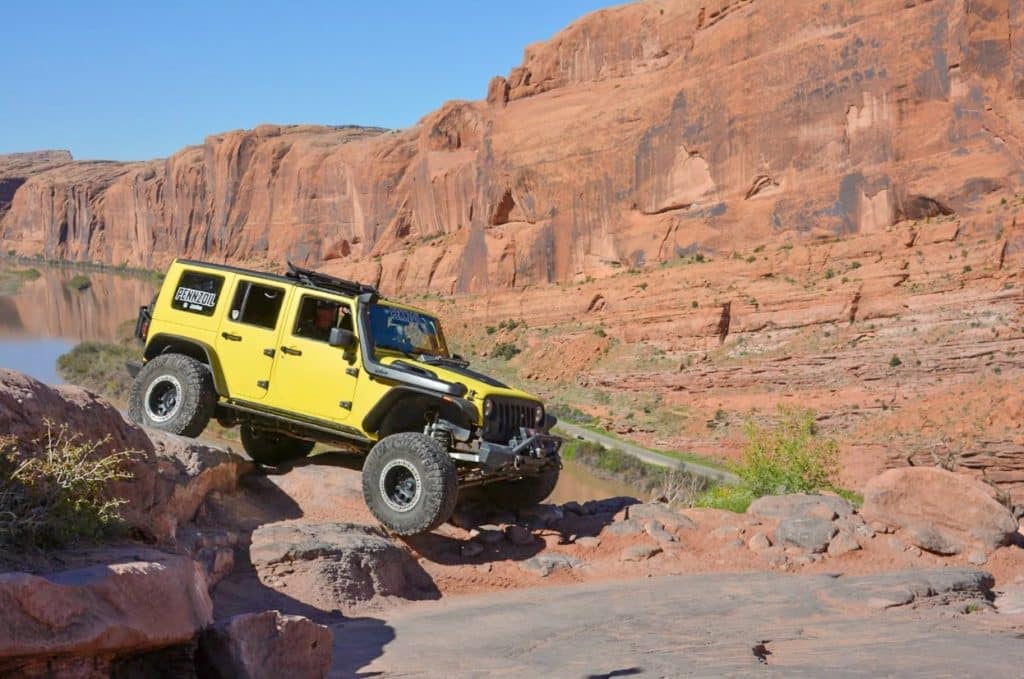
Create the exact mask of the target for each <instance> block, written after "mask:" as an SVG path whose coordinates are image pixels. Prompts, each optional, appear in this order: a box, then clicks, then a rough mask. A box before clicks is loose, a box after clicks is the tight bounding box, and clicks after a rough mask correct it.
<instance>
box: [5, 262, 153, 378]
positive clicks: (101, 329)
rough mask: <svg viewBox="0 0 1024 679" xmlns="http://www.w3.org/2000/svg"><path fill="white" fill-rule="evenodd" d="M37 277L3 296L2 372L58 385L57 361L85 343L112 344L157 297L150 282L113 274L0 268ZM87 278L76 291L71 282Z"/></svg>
mask: <svg viewBox="0 0 1024 679" xmlns="http://www.w3.org/2000/svg"><path fill="white" fill-rule="evenodd" d="M33 266H34V268H35V269H36V270H38V271H39V274H40V275H39V277H38V278H36V279H34V280H26V281H24V282H22V284H21V286H20V287H19V288H18V290H17V292H15V293H14V294H12V295H6V296H0V368H11V369H14V370H20V371H21V372H24V373H28V374H29V375H32V376H33V377H35V378H36V379H39V380H42V381H44V382H47V383H50V384H56V383H59V382H60V381H61V380H60V377H59V376H58V375H57V369H56V361H57V357H58V356H60V355H61V354H63V353H66V352H67V351H69V350H70V349H71V348H72V347H73V346H74V345H75V344H76V343H77V342H78V341H81V340H103V341H114V340H117V339H118V338H119V337H122V336H124V334H125V328H126V326H127V327H128V328H130V326H131V324H132V323H133V322H134V319H135V316H136V314H137V313H138V309H139V306H141V305H143V304H148V303H149V302H150V301H151V300H152V299H153V295H154V294H155V293H156V285H155V284H154V283H153V282H152V281H151V280H149V279H146V278H140V277H137V276H126V275H119V274H115V273H109V272H97V271H88V272H85V273H84V274H83V272H82V271H80V270H73V269H67V268H60V267H53V266H42V265H33V264H32V263H18V264H7V263H4V264H0V268H10V269H27V268H30V267H33ZM75 275H86V276H88V277H89V281H90V283H91V285H90V286H89V287H88V288H87V289H85V290H73V289H70V288H69V287H68V282H69V281H70V280H71V279H72V278H73V277H74V276H75Z"/></svg>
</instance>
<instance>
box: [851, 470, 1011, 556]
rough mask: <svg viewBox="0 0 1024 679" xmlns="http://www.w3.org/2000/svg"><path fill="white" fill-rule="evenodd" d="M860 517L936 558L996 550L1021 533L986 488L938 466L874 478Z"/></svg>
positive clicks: (891, 471) (865, 495)
mask: <svg viewBox="0 0 1024 679" xmlns="http://www.w3.org/2000/svg"><path fill="white" fill-rule="evenodd" d="M861 514H862V515H863V516H864V518H865V520H867V521H869V522H878V523H880V524H882V525H884V526H887V527H891V528H898V529H900V530H901V531H903V532H904V533H905V534H906V536H907V537H908V538H909V539H910V541H911V542H913V543H914V544H915V545H917V546H918V547H920V548H922V549H925V550H928V551H930V552H934V553H937V554H947V555H949V554H959V553H961V552H963V551H965V550H966V549H967V548H968V547H970V546H975V545H976V546H980V547H983V548H984V549H985V550H987V551H992V550H994V549H996V548H997V547H999V546H1001V545H1005V544H1007V543H1008V542H1009V541H1010V539H1011V537H1012V536H1013V534H1014V533H1016V532H1017V521H1016V520H1014V518H1013V515H1012V514H1011V513H1010V510H1008V509H1007V508H1006V507H1004V506H1003V505H1001V504H999V503H998V502H996V500H994V499H993V498H992V493H991V490H990V489H989V487H988V486H986V485H985V484H983V483H980V482H978V481H975V480H973V479H971V478H968V477H966V476H962V475H960V474H954V473H952V472H948V471H945V470H943V469H939V468H937V467H905V468H901V469H890V470H889V471H887V472H885V473H883V474H880V475H879V476H876V477H875V478H873V479H871V480H870V481H869V482H868V484H867V486H865V488H864V506H863V507H862V508H861Z"/></svg>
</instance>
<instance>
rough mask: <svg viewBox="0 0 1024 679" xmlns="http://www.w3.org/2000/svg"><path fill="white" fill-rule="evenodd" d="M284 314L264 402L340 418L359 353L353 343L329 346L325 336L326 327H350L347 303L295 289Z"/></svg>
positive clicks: (346, 412)
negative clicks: (279, 339)
mask: <svg viewBox="0 0 1024 679" xmlns="http://www.w3.org/2000/svg"><path fill="white" fill-rule="evenodd" d="M286 317H287V319H288V322H287V324H286V325H285V329H284V331H283V332H282V333H281V341H280V344H279V345H278V347H277V357H276V358H275V360H274V373H273V376H272V377H271V380H270V382H271V386H270V396H269V397H268V399H267V403H268V405H271V406H273V407H275V408H280V409H282V410H288V411H292V412H295V413H298V414H302V415H309V416H311V417H315V418H318V419H322V420H332V421H341V420H345V419H346V418H348V416H349V413H351V411H352V398H353V396H354V394H355V390H356V382H357V380H358V377H359V372H360V369H361V364H360V361H359V352H358V350H357V348H356V347H352V348H349V349H345V348H342V347H332V346H331V345H330V344H328V343H327V340H328V337H329V336H330V332H331V328H335V327H337V328H343V329H345V330H351V331H354V330H355V327H354V324H353V321H352V319H353V318H354V316H353V309H352V306H351V304H350V303H349V302H348V301H346V300H344V299H340V298H334V297H330V296H328V295H320V294H311V293H304V292H296V293H295V295H294V298H293V300H292V303H291V305H290V309H289V313H288V314H287V315H286Z"/></svg>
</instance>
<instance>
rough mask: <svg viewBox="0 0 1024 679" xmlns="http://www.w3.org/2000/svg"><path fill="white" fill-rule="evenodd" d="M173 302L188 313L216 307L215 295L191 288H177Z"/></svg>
mask: <svg viewBox="0 0 1024 679" xmlns="http://www.w3.org/2000/svg"><path fill="white" fill-rule="evenodd" d="M174 301H175V302H179V303H180V304H181V305H182V306H183V307H184V308H186V309H188V310H190V311H205V310H206V309H211V308H213V307H214V306H216V305H217V293H215V292H206V291H205V290H194V289H192V288H178V289H177V291H175V293H174Z"/></svg>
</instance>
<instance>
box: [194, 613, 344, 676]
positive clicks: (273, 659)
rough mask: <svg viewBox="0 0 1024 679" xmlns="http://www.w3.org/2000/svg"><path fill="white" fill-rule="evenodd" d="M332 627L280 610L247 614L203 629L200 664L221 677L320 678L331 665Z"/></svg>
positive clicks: (211, 674)
mask: <svg viewBox="0 0 1024 679" xmlns="http://www.w3.org/2000/svg"><path fill="white" fill-rule="evenodd" d="M331 641H332V635H331V630H330V629H328V628H327V627H325V626H323V625H317V624H316V623H314V622H312V621H310V620H308V619H306V618H303V617H301V616H297V615H281V613H279V612H278V611H264V612H262V613H248V614H243V615H237V616H235V617H233V618H229V619H227V620H221V621H219V622H218V623H217V624H216V625H213V626H212V627H209V628H207V629H205V630H203V633H202V636H201V637H200V639H199V658H198V663H197V664H198V665H199V666H200V667H202V668H203V669H204V670H206V671H207V672H208V673H209V675H210V676H213V677H219V678H221V679H231V678H234V677H238V679H264V678H265V679H277V678H278V677H293V678H294V679H306V678H308V679H319V678H321V677H326V676H327V673H328V671H329V670H330V667H331Z"/></svg>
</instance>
